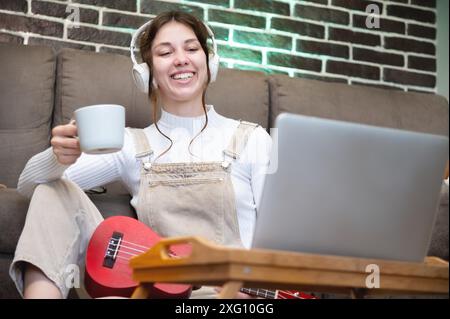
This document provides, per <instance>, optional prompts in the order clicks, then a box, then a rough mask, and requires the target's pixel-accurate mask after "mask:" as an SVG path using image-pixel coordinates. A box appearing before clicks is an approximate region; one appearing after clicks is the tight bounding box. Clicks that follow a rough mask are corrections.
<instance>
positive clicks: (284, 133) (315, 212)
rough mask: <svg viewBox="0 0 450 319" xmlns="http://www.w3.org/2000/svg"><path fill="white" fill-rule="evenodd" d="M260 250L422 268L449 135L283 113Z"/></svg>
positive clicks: (257, 243)
mask: <svg viewBox="0 0 450 319" xmlns="http://www.w3.org/2000/svg"><path fill="white" fill-rule="evenodd" d="M275 126H276V128H277V129H278V130H277V133H278V138H277V139H276V140H277V141H278V154H277V155H278V168H277V170H276V172H275V173H273V174H269V175H267V176H266V178H265V184H264V189H263V195H262V199H261V202H260V205H259V209H258V217H257V221H256V227H255V233H254V238H253V247H255V248H267V249H281V250H291V251H297V252H307V253H319V254H330V255H343V256H356V257H368V258H383V259H396V260H405V261H422V260H423V259H424V257H425V256H426V253H427V249H428V246H429V243H430V240H431V234H432V228H433V225H434V221H435V218H436V215H437V214H436V208H437V203H438V200H439V194H440V188H441V184H442V178H443V172H444V167H445V164H446V161H447V159H448V138H447V137H444V136H437V135H431V134H422V133H415V132H409V131H403V130H396V129H389V128H380V127H375V126H369V125H361V124H355V123H349V122H340V121H334V120H327V119H320V118H313V117H306V116H301V115H294V114H287V113H284V114H281V115H280V116H278V117H277V119H276V125H275Z"/></svg>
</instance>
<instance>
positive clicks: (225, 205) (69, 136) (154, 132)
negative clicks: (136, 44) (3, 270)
mask: <svg viewBox="0 0 450 319" xmlns="http://www.w3.org/2000/svg"><path fill="white" fill-rule="evenodd" d="M207 39H208V31H207V29H206V27H205V25H204V24H203V23H202V22H201V21H199V20H198V19H197V18H195V17H194V16H192V15H189V14H187V13H182V12H167V13H163V14H161V15H159V16H157V17H156V18H155V19H153V20H152V22H151V24H150V25H149V27H148V28H147V29H146V30H145V32H143V34H142V36H141V39H140V41H141V44H140V52H141V56H142V59H143V61H144V62H145V63H146V64H147V65H148V68H149V70H150V79H149V83H150V85H149V87H148V91H149V97H150V99H151V101H152V104H153V107H154V117H155V114H156V111H157V110H156V108H157V105H162V110H161V117H160V118H159V120H158V121H154V124H152V125H151V126H149V127H147V128H145V129H143V130H137V129H128V130H127V131H126V134H125V141H124V147H123V149H122V150H121V151H120V152H117V153H112V154H105V155H86V154H82V153H81V151H80V146H79V143H78V140H77V139H76V135H77V127H76V125H75V124H73V123H69V124H67V125H61V126H57V127H55V128H54V129H53V130H52V139H51V147H50V148H49V149H47V150H45V151H44V152H42V153H39V154H37V155H35V156H34V157H32V158H31V159H30V161H29V162H28V163H27V165H26V167H25V169H24V171H23V172H22V174H21V176H20V179H19V184H18V190H19V191H20V192H21V193H22V194H24V195H26V196H28V197H31V202H30V207H29V211H28V214H27V219H26V223H25V226H24V229H23V232H22V235H21V237H20V240H19V242H18V245H17V248H16V253H15V258H14V260H13V263H12V265H11V268H10V275H11V278H12V279H13V280H14V282H15V284H16V286H17V289H18V290H19V292H20V293H21V294H22V295H23V296H24V297H25V298H34V297H38V298H61V297H62V298H65V297H67V294H68V292H69V288H68V287H67V285H66V279H67V278H66V276H67V271H66V269H67V267H68V266H70V265H73V264H77V265H80V266H83V261H84V257H85V253H86V247H87V244H88V241H89V239H90V236H91V235H92V232H93V231H94V230H95V228H96V226H97V225H98V224H99V223H100V222H101V221H102V220H103V217H102V215H101V214H100V212H99V211H98V210H97V208H96V207H95V206H94V204H93V203H92V202H91V201H90V200H89V198H88V197H87V196H86V195H85V193H84V192H83V190H88V189H91V188H94V187H98V186H100V185H104V184H106V183H110V182H112V181H116V180H120V181H122V182H123V184H124V185H125V186H126V187H127V189H128V190H129V192H130V194H131V196H132V199H131V205H132V206H133V207H134V208H135V209H136V212H137V216H138V219H139V220H141V221H142V222H144V223H146V224H148V225H149V226H151V227H152V228H153V230H155V231H156V232H158V233H159V234H160V235H161V236H178V235H200V236H203V237H206V238H208V239H210V240H212V241H215V242H217V243H219V244H224V245H233V246H244V247H249V246H250V244H251V237H252V232H253V227H254V224H255V219H256V208H257V203H258V202H259V197H260V194H261V191H262V183H263V179H264V171H265V169H266V163H267V162H268V156H269V155H268V153H269V149H270V144H271V139H270V136H269V135H268V134H267V133H266V131H265V130H264V129H263V128H261V127H258V126H257V125H253V124H251V123H248V122H239V121H236V120H233V119H229V118H225V117H223V116H221V115H219V114H218V113H217V112H216V110H215V109H214V107H213V106H212V105H206V104H205V92H206V89H207V87H208V84H209V83H210V79H211V72H210V69H209V58H210V51H209V49H208V46H207ZM112 67H113V66H112ZM236 107H239V106H236ZM233 141H234V142H233ZM236 141H238V142H237V143H236ZM142 154H145V156H141V155H142ZM255 155H256V157H257V158H258V160H256V161H255V160H254V159H255ZM200 290H201V289H200ZM205 296H206V295H205Z"/></svg>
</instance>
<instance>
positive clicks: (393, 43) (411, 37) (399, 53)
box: [0, 0, 436, 92]
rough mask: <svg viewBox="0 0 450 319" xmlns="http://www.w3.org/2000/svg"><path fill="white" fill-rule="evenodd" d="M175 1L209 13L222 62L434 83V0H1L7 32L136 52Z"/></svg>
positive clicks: (402, 84) (8, 37)
mask: <svg viewBox="0 0 450 319" xmlns="http://www.w3.org/2000/svg"><path fill="white" fill-rule="evenodd" d="M369 5H371V6H369ZM368 6H369V7H368ZM170 9H180V10H185V11H188V12H191V13H193V14H195V15H196V16H198V17H200V18H202V19H204V20H206V21H208V23H209V25H210V26H211V27H212V28H213V30H214V32H215V34H216V39H217V42H218V44H219V54H220V55H221V57H222V65H223V66H224V67H230V68H240V69H254V70H262V71H264V72H267V73H284V74H288V75H290V76H296V77H305V78H313V79H322V80H326V81H338V82H345V83H349V84H367V85H374V86H381V87H388V88H393V89H399V90H416V91H422V92H436V0H395V1H394V0H393V1H386V0H375V1H366V0H296V1H294V0H279V1H273V0H179V1H173V0H165V1H163V0H71V1H70V0H47V1H41V0H1V1H0V42H11V43H24V44H33V45H36V44H44V45H50V46H53V47H55V48H56V49H59V48H61V47H71V48H78V49H83V50H93V51H97V52H113V53H120V54H125V55H128V51H127V47H128V46H129V43H130V40H131V34H132V32H133V30H135V29H136V28H137V27H139V26H140V25H141V24H143V23H144V22H145V21H147V20H148V19H149V18H151V17H153V16H154V15H156V14H158V13H160V12H162V11H165V10H170ZM369 9H370V10H372V11H370V13H373V12H374V11H373V10H377V11H378V12H379V15H375V16H373V15H372V16H369V13H368V12H369V11H368V10H369ZM77 10H78V11H79V16H78V17H79V23H78V25H74V24H73V21H74V20H75V19H74V18H75V16H74V14H76V13H77V12H76V11H77ZM376 19H377V20H376ZM377 21H378V22H379V24H378V25H376V22H377ZM367 22H369V23H372V24H374V23H375V28H369V27H368V25H367ZM369 26H371V25H370V24H369Z"/></svg>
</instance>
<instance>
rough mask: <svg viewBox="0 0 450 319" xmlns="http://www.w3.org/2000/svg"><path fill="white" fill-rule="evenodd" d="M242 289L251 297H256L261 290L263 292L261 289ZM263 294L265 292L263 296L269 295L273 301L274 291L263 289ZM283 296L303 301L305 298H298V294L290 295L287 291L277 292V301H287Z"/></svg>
mask: <svg viewBox="0 0 450 319" xmlns="http://www.w3.org/2000/svg"><path fill="white" fill-rule="evenodd" d="M243 289H244V290H246V291H248V292H249V294H251V295H255V294H256V295H258V292H259V293H260V294H261V290H263V289H256V290H255V289H251V288H243ZM244 292H245V291H244ZM264 292H265V294H267V293H269V295H270V297H273V299H275V296H276V294H275V292H274V291H271V290H265V289H264ZM266 292H267V293H266ZM280 292H282V293H283V294H280ZM285 296H289V297H294V298H296V299H305V298H302V297H300V296H299V294H298V293H292V292H291V291H289V290H278V295H277V296H276V297H277V299H287V297H285Z"/></svg>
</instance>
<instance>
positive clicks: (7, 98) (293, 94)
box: [0, 44, 449, 298]
mask: <svg viewBox="0 0 450 319" xmlns="http://www.w3.org/2000/svg"><path fill="white" fill-rule="evenodd" d="M130 70H131V62H130V59H128V58H127V57H125V56H120V55H112V54H99V53H93V52H87V51H79V50H73V49H62V50H61V51H60V52H53V51H52V49H50V48H46V47H38V46H22V45H12V44H1V45H0V184H3V185H5V186H6V187H0V298H16V297H18V296H19V295H18V294H17V292H16V291H15V288H14V287H13V284H12V282H11V280H10V279H9V276H8V267H9V264H10V262H11V259H12V257H13V254H14V249H15V246H16V243H17V240H18V238H19V235H20V233H21V230H22V227H23V224H24V221H25V216H26V212H27V206H28V199H26V198H24V197H22V196H21V195H20V194H18V193H17V191H16V189H15V188H16V186H17V180H18V177H19V175H20V173H21V171H22V170H23V168H24V166H25V164H26V162H27V161H28V159H29V158H30V157H31V156H32V155H34V154H36V153H38V152H40V151H42V150H44V149H46V148H47V147H49V139H50V132H51V128H52V127H54V126H55V125H57V124H60V123H66V122H68V121H69V119H70V118H71V116H72V112H73V110H74V109H76V108H78V107H81V106H85V105H91V104H97V103H116V104H121V105H124V106H125V107H126V110H127V123H126V125H127V126H132V127H145V126H147V125H149V124H150V123H151V108H150V105H149V102H148V100H147V97H146V96H145V95H144V94H142V93H140V92H138V91H137V90H136V88H135V87H134V85H133V83H132V79H131V73H130ZM207 102H208V103H212V104H214V105H215V107H216V109H217V111H218V112H219V113H221V114H223V115H225V116H229V117H233V118H237V119H245V120H248V121H253V122H257V123H259V124H261V125H262V126H263V127H265V128H269V127H272V125H273V122H274V119H275V118H276V116H277V115H278V114H279V113H281V112H293V113H299V114H305V115H312V116H318V117H325V118H331V119H339V120H345V121H353V122H360V123H366V124H372V125H378V126H386V127H394V128H400V129H408V130H413V131H420V132H429V133H436V134H442V135H447V136H448V128H449V122H448V115H449V111H448V103H447V101H446V100H445V99H444V98H442V97H440V96H437V95H432V94H421V93H413V92H408V93H405V92H400V91H397V90H386V89H380V88H374V87H369V86H349V85H346V84H342V83H331V82H323V81H316V80H308V79H300V78H289V77H287V76H284V75H272V76H267V75H265V74H263V73H259V72H252V71H240V70H230V69H221V70H220V72H219V77H218V81H217V82H216V83H214V84H213V85H212V87H211V88H210V89H209V91H208V95H207ZM106 189H107V192H106V193H103V194H95V193H92V194H90V196H91V198H92V199H93V201H94V202H95V203H96V205H97V206H98V207H99V209H100V211H101V212H102V213H104V215H105V217H106V216H109V215H116V214H122V215H130V216H135V212H134V211H133V209H132V207H131V206H130V204H129V200H130V197H129V195H128V194H127V193H126V191H125V190H124V188H123V187H122V186H121V185H120V184H119V183H115V184H111V185H106ZM441 195H442V196H441V205H440V208H439V209H440V213H439V218H438V220H437V223H436V226H435V230H434V233H433V240H432V243H431V246H430V250H429V255H434V256H439V257H441V258H444V259H446V260H448V187H445V186H443V188H442V194H441Z"/></svg>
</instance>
